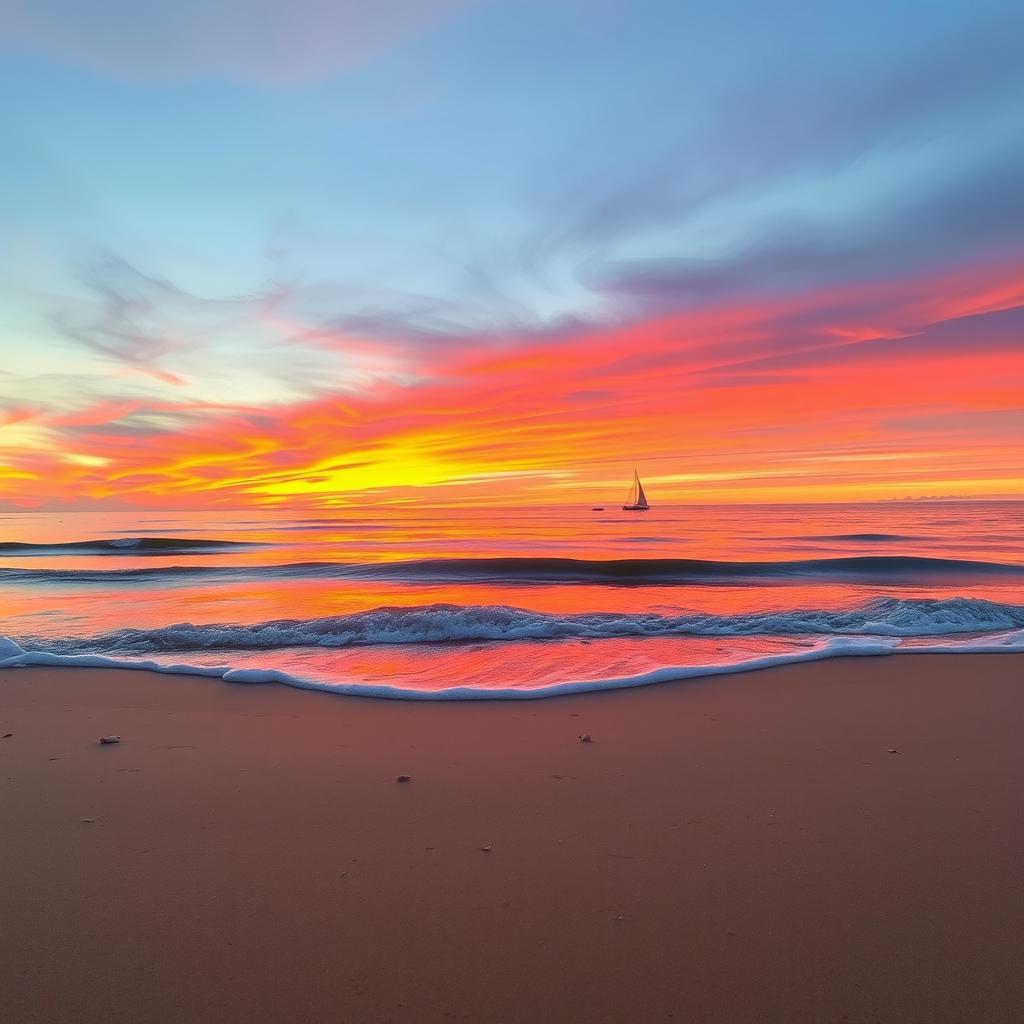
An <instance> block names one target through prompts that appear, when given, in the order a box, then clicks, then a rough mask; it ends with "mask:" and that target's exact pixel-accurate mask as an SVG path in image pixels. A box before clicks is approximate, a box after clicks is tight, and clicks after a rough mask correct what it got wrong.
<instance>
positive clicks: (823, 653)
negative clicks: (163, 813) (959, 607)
mask: <svg viewBox="0 0 1024 1024" xmlns="http://www.w3.org/2000/svg"><path fill="white" fill-rule="evenodd" d="M1017 652H1024V633H1022V632H1017V633H1012V634H1009V635H1006V636H1002V637H994V638H989V639H983V640H976V641H972V642H968V643H961V644H958V645H957V646H950V645H948V644H941V645H935V646H918V647H909V648H900V647H899V640H897V639H895V638H869V639H865V638H853V637H831V638H828V639H826V640H824V641H823V642H821V643H820V644H818V645H816V646H811V647H807V648H804V649H800V650H791V651H786V652H783V653H777V654H769V655H762V656H759V657H754V658H747V659H744V660H736V661H722V662H713V663H710V664H702V665H670V666H665V667H664V668H659V669H655V670H653V671H650V672H644V673H640V674H638V675H632V676H617V677H607V678H603V679H587V680H569V681H564V682H552V683H548V684H543V685H540V686H534V687H532V688H526V687H515V686H507V687H501V688H493V689H492V688H488V687H484V686H456V687H450V688H448V689H442V690H426V689H415V688H412V687H402V686H389V685H386V684H375V683H365V682H354V681H351V680H343V679H342V680H337V681H336V682H325V681H323V680H317V679H310V678H306V677H303V676H298V675H295V674H293V673H290V672H284V671H281V670H279V669H260V668H231V667H230V666H206V665H190V664H187V663H182V664H171V663H166V662H157V661H146V660H131V659H129V658H111V657H104V656H102V655H96V654H80V655H71V654H56V653H53V652H48V651H27V650H24V649H23V648H21V647H20V646H19V645H18V644H15V643H14V642H13V641H11V640H8V639H7V638H5V637H2V636H0V669H2V668H26V667H30V666H33V665H44V666H53V667H69V668H70V667H82V668H116V669H134V670H136V671H139V670H144V671H150V672H159V673H165V674H174V675H198V676H206V677H210V678H216V679H223V680H224V681H225V682H229V683H281V684H283V685H285V686H291V687H295V688H296V689H300V690H319V691H325V692H327V693H335V694H341V695H347V696H356V697H378V698H386V699H391V700H435V701H436V700H537V699H540V698H545V697H557V696H566V695H569V694H576V693H587V692H595V691H601V690H618V689H629V688H633V687H638V686H649V685H651V684H653V683H662V682H675V681H680V680H684V679H699V678H706V677H710V676H719V675H728V674H733V673H738V672H750V671H754V670H758V669H763V668H771V667H774V666H778V665H787V664H795V663H800V662H808V661H822V660H825V659H828V658H837V657H852V656H878V655H888V654H932V653H943V654H967V653H985V654H995V653H999V654H1003V653H1017Z"/></svg>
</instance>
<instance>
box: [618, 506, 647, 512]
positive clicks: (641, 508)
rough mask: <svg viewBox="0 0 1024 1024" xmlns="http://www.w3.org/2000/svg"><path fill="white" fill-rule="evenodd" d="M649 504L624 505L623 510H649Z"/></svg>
mask: <svg viewBox="0 0 1024 1024" xmlns="http://www.w3.org/2000/svg"><path fill="white" fill-rule="evenodd" d="M649 509H650V506H649V505H623V506H622V511H623V512H647V511H649Z"/></svg>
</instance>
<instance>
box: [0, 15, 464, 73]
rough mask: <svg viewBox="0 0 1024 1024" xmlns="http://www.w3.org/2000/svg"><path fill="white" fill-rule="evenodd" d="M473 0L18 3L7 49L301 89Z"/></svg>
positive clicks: (119, 68) (2, 36)
mask: <svg viewBox="0 0 1024 1024" xmlns="http://www.w3.org/2000/svg"><path fill="white" fill-rule="evenodd" d="M466 2H467V0H376V2H375V3H372V4H368V3H364V2H362V0H290V2H282V0H223V2H210V0H180V2H178V3H173V4H170V3H168V4H146V3H137V2H133V0H8V2H7V3H5V4H4V5H3V7H4V10H3V18H2V19H0V43H2V44H6V45H7V46H8V47H12V48H18V49H22V50H28V51H31V52H37V53H43V54H48V55H54V56H57V57H60V58H64V59H67V60H71V61H73V62H75V63H78V64H83V65H85V66H86V67H88V68H91V69H93V70H96V71H101V72H104V73H107V74H114V75H123V76H128V77H131V78H144V79H154V78H155V79H177V78H193V77H206V78H230V79H241V80H243V81H248V82H255V83H258V84H264V85H267V84H269V85H292V84H301V83H302V82H308V81H314V80H316V79H319V78H324V77H328V76H330V75H335V74H341V73H343V72H346V71H349V70H351V69H352V68H355V67H358V66H359V65H361V64H364V63H366V62H367V61H369V60H371V59H373V58H374V57H375V56H376V55H377V54H378V53H380V52H382V51H384V50H386V49H387V48H388V47H390V46H393V45H395V44H397V43H399V42H401V41H402V40H403V39H405V38H407V37H408V36H410V35H412V34H413V33H415V32H417V31H419V30H420V29H422V28H424V27H425V26H426V25H428V24H430V23H431V22H432V21H434V20H436V19H438V18H441V17H443V16H444V15H445V14H447V13H449V12H450V11H453V10H455V9H456V8H458V7H461V6H464V5H465V3H466Z"/></svg>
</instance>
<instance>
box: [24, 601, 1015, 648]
mask: <svg viewBox="0 0 1024 1024" xmlns="http://www.w3.org/2000/svg"><path fill="white" fill-rule="evenodd" d="M1022 628H1024V606H1022V605H1011V604H1000V603H997V602H994V601H985V600H980V599H976V598H964V597H954V598H946V599H939V598H893V597H884V598H877V599H875V600H872V601H869V602H867V603H866V604H863V605H860V606H858V607H856V608H851V609H844V610H815V609H807V610H791V611H774V612H772V611H768V612H752V613H746V614H739V615H713V614H708V613H703V612H684V613H682V614H679V615H663V614H658V613H656V612H639V613H636V612H634V613H627V612H587V613H581V614H573V615H555V614H550V613H545V612H536V611H528V610H526V609H522V608H513V607H509V606H505V605H451V604H432V605H423V606H414V607H393V608H392V607H388V608H374V609H372V610H369V611H363V612H356V613H353V614H350V615H336V616H326V617H322V618H313V619H275V620H272V621H268V622H258V623H253V624H248V625H245V624H237V623H210V624H205V625H195V624H193V623H188V622H186V623H178V624H176V625H171V626H162V627H159V628H156V629H119V630H115V631H113V632H109V633H103V634H99V635H96V636H80V637H62V638H58V639H51V638H43V637H35V636H30V637H26V638H24V639H22V640H20V641H19V643H20V645H21V646H22V647H25V646H28V647H30V648H31V649H33V650H37V651H48V652H50V653H54V654H82V653H100V654H132V655H140V654H163V653H170V652H179V653H188V652H195V651H218V650H225V651H261V650H267V651H269V650H276V649H280V648H294V647H309V648H341V647H350V646H370V645H378V644H379V645H385V644H434V643H459V642H467V641H490V642H499V641H514V640H556V639H557V640H566V639H581V640H606V639H619V638H626V637H686V636H694V637H696V636H704V637H741V636H761V635H772V636H812V637H822V636H824V637H827V636H876V637H927V636H944V635H955V634H964V633H974V634H977V633H991V632H997V631H1007V630H1016V629H1022Z"/></svg>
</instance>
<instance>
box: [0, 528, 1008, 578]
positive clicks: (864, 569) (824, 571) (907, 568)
mask: <svg viewBox="0 0 1024 1024" xmlns="http://www.w3.org/2000/svg"><path fill="white" fill-rule="evenodd" d="M144 540H162V538H145V539H144ZM97 543H99V544H107V543H109V544H117V543H118V542H117V541H111V542H105V541H100V542H97ZM180 543H184V544H189V545H198V546H202V545H203V544H215V545H219V546H223V545H225V544H231V545H235V544H241V543H243V542H239V541H223V542H222V541H215V542H206V541H183V542H180ZM54 550H55V549H54ZM189 550H190V553H194V552H195V548H194V547H192V548H190V549H189ZM207 550H215V548H208V549H207ZM2 551H3V547H0V552H2ZM118 551H119V553H122V554H123V553H137V549H126V548H120V549H118ZM167 552H168V549H166V548H165V549H164V550H163V552H162V553H167ZM1006 575H1011V576H1012V575H1018V576H1024V565H1013V564H1008V563H1002V562H983V561H967V560H962V559H953V558H927V557H919V556H915V555H856V556H849V557H840V558H816V559H815V558H807V559H791V560H788V561H774V562H773V561H750V562H726V561H706V560H701V559H689V558H620V559H598V560H587V559H579V558H523V557H502V558H433V559H420V560H416V561H403V562H359V563H351V562H289V563H284V564H279V565H248V566H246V565H236V566H202V565H199V566H196V565H173V566H160V567H154V568H134V569H110V570H99V569H23V568H0V581H5V580H6V581H9V582H31V583H46V582H59V583H113V584H117V583H132V582H160V581H161V580H162V579H163V580H168V581H171V580H174V579H175V578H179V577H180V578H185V577H188V578H194V577H197V576H199V577H201V576H211V577H216V578H217V579H248V578H252V579H267V578H297V579H307V578H317V579H381V580H398V581H410V582H418V583H497V582H500V583H509V584H516V583H519V584H530V583H534V584H554V583H567V584H572V583H581V584H599V585H606V586H612V585H623V586H638V585H651V586H655V585H663V584H664V585H673V584H686V583H714V582H740V581H749V580H757V581H771V580H773V579H783V580H784V579H799V578H803V579H807V578H811V579H813V578H820V579H830V578H835V579H861V580H865V581H868V580H882V581H885V580H893V581H898V580H915V579H930V580H935V579H940V578H943V577H945V578H949V579H964V578H966V577H970V576H1006Z"/></svg>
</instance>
